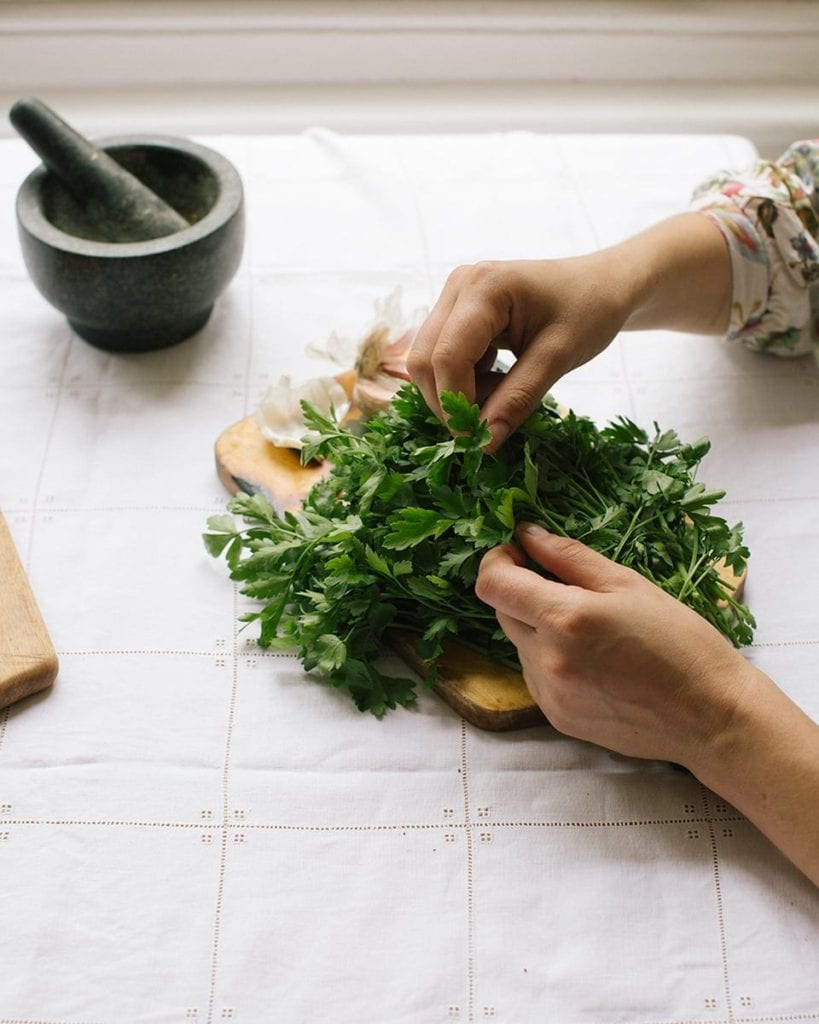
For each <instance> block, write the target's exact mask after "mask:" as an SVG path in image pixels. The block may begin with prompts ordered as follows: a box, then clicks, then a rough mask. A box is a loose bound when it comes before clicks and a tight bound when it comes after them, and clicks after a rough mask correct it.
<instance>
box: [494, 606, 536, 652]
mask: <svg viewBox="0 0 819 1024" xmlns="http://www.w3.org/2000/svg"><path fill="white" fill-rule="evenodd" d="M495 615H496V618H497V620H498V625H499V626H500V628H501V629H502V630H503V631H504V633H505V634H506V635H507V637H509V639H510V640H511V641H512V643H513V644H514V645H515V647H517V648H518V651H520V648H521V647H523V646H525V645H526V644H528V643H529V642H530V641H531V640H533V639H535V638H536V637H537V630H535V629H533V628H532V627H531V626H527V625H526V623H525V622H521V621H520V619H516V618H513V616H511V615H507V614H506V613H505V612H496V613H495Z"/></svg>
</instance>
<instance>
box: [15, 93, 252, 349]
mask: <svg viewBox="0 0 819 1024" xmlns="http://www.w3.org/2000/svg"><path fill="white" fill-rule="evenodd" d="M9 117H10V120H11V122H12V124H13V125H14V127H15V128H16V129H17V131H18V132H19V133H20V135H22V136H23V138H24V139H25V140H26V141H27V142H28V143H29V145H31V147H32V148H33V149H34V150H35V152H36V153H37V154H38V155H39V156H40V158H41V159H42V161H43V165H41V166H40V167H38V168H37V169H36V170H34V171H32V173H31V174H29V175H28V177H27V178H26V179H25V181H24V182H23V184H22V185H21V186H20V190H19V192H18V194H17V226H18V233H19V237H20V244H21V247H22V251H23V259H24V260H25V264H26V267H27V269H28V272H29V274H30V275H31V278H32V280H33V282H34V284H35V285H36V286H37V288H38V289H39V291H40V292H41V293H42V295H43V296H44V297H45V298H46V299H47V300H48V301H49V302H50V303H51V304H52V305H53V306H55V307H56V308H57V309H58V310H60V311H61V312H62V313H64V314H65V315H66V317H67V318H68V322H69V323H70V324H71V326H72V327H73V328H74V330H75V331H76V332H77V334H79V335H80V336H81V337H83V338H85V340H86V341H89V342H90V343H91V344H92V345H95V346H97V347H98V348H102V349H107V350H111V351H118V352H141V351H148V350H150V349H157V348H165V347H166V346H168V345H174V344H176V343H177V342H180V341H183V340H184V339H185V338H188V337H190V336H191V335H192V334H194V333H195V332H196V331H198V330H200V328H202V327H203V326H204V325H205V323H206V322H207V320H208V317H209V316H210V314H211V311H212V309H213V304H214V301H215V300H216V298H217V297H218V296H219V295H220V294H221V293H222V292H223V291H224V289H225V288H226V287H227V285H228V283H229V282H230V280H231V279H232V277H233V275H234V274H235V273H236V270H237V269H238V266H239V262H240V260H241V255H242V245H243V241H244V203H243V192H242V182H241V178H240V177H239V174H238V172H237V171H236V169H235V168H234V167H233V165H232V164H231V163H230V162H229V161H228V160H226V159H225V158H224V157H223V156H221V155H220V154H219V153H216V152H215V151H214V150H212V149H209V148H207V147H206V146H202V145H199V144H198V143H195V142H191V141H189V140H188V139H181V138H175V137H170V136H162V135H156V136H154V135H151V136H136V135H125V136H117V137H114V138H107V139H102V140H99V141H98V142H97V143H96V144H94V143H92V142H89V141H88V140H87V139H85V138H83V136H81V135H79V134H78V133H77V132H76V131H75V130H74V129H73V128H71V127H70V126H69V125H68V124H66V123H65V121H63V120H62V119H61V118H60V117H58V116H57V114H55V113H54V111H53V110H51V109H50V108H49V107H47V106H46V105H45V104H44V103H42V102H41V101H40V100H36V99H24V100H18V101H17V103H15V104H14V106H13V107H12V109H11V112H10V115H9Z"/></svg>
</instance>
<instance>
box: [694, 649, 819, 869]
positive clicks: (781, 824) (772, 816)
mask: <svg viewBox="0 0 819 1024" xmlns="http://www.w3.org/2000/svg"><path fill="white" fill-rule="evenodd" d="M748 669H749V671H748V672H747V674H746V676H745V678H744V680H741V682H742V683H743V685H744V686H745V687H746V689H745V691H744V692H743V693H742V695H741V697H740V698H739V699H738V700H737V702H736V708H735V710H734V713H732V714H731V716H730V718H729V719H728V720H727V721H726V723H725V726H724V728H723V729H721V730H720V731H719V733H718V734H717V735H715V736H714V737H713V739H712V740H711V742H710V743H708V744H707V745H706V746H705V747H704V749H703V750H702V751H701V752H700V754H699V756H696V757H692V758H691V759H689V761H688V763H686V767H687V768H688V769H689V770H690V771H691V772H692V773H693V774H694V775H695V776H696V778H698V779H699V781H700V782H702V783H703V785H705V786H707V787H708V788H709V789H710V790H712V791H713V792H714V793H717V794H719V796H721V797H723V798H724V799H725V800H726V801H727V802H728V803H730V804H732V805H733V806H734V807H735V808H736V809H737V810H738V811H739V812H740V813H741V814H743V815H744V816H745V817H746V818H747V819H748V820H749V821H750V822H752V824H754V825H755V826H756V827H757V828H758V829H759V830H760V832H762V833H763V834H764V835H766V836H767V837H768V839H770V840H771V842H773V844H774V845H775V846H777V847H779V849H780V850H781V851H782V852H783V853H784V854H785V856H786V857H788V858H789V859H790V860H791V861H793V863H794V864H795V865H796V866H797V867H798V868H800V869H801V870H802V871H803V872H804V873H805V874H806V875H807V876H808V878H810V879H811V880H812V881H813V882H814V884H816V885H819V816H817V814H816V807H817V800H818V799H819V724H817V723H816V722H815V721H813V720H812V719H811V718H810V717H809V716H808V715H806V714H805V713H804V712H803V711H802V710H801V708H799V707H798V706H797V705H796V704H794V702H793V701H791V700H790V698H789V697H788V696H787V695H786V694H785V693H783V692H782V691H781V690H780V689H779V688H778V687H777V686H776V684H775V683H774V682H773V681H772V680H771V679H769V678H768V677H767V676H766V675H765V674H764V673H763V672H760V671H759V670H757V669H754V668H753V667H752V666H750V665H749V666H748Z"/></svg>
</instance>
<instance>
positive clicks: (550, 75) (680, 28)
mask: <svg viewBox="0 0 819 1024" xmlns="http://www.w3.org/2000/svg"><path fill="white" fill-rule="evenodd" d="M817 48H819V4H817V3H815V2H805V0H792V2H788V0H779V2H777V3H770V2H768V0H743V2H738V0H723V2H719V3H717V2H705V0H700V2H697V0H694V2H687V3H686V2H677V0H668V2H659V0H642V2H639V0H632V2H619V0H609V2H601V0H591V2H585V3H584V2H565V0H539V2H538V0H507V2H503V3H499V2H494V3H478V2H467V0H442V2H437V3H430V2H420V0H358V2H353V0H345V2H336V0H301V2H298V3H296V2H290V0H282V2H275V0H272V2H271V0H235V2H228V3H224V2H216V3H214V2H212V0H196V2H192V0H177V2H171V0H168V2H157V0H128V2H126V0H97V2H96V3H89V2H85V3H77V2H70V0H62V2H54V0H52V2H45V3H43V2H41V3H5V4H3V5H2V6H0V58H2V59H0V89H4V90H6V89H11V88H13V87H14V85H15V84H22V83H23V82H31V83H32V84H35V85H36V86H37V87H38V88H41V89H42V88H64V87H71V88H102V87H105V86H109V85H121V84H131V85H140V86H146V87H147V86H150V85H157V84H168V85H171V84H174V83H179V82H190V83H194V82H202V83H207V84H234V85H263V84H279V85H283V84H308V83H326V84H329V83H334V82H339V83H345V84H351V83H359V82H381V83H399V82H415V83H418V82H463V81H500V82H508V81H515V82H522V81H551V82H575V81H580V82H583V81H600V82H602V81H608V82H634V81H645V82H655V83H662V82H668V81H686V82H702V81H706V80H708V81H719V82H746V81H748V80H749V77H752V78H754V79H759V78H763V79H764V80H765V81H768V82H781V83H785V82H787V83H790V84H796V83H798V82H800V81H805V80H811V79H814V78H815V77H816V73H815V70H814V68H815V64H816V53H817Z"/></svg>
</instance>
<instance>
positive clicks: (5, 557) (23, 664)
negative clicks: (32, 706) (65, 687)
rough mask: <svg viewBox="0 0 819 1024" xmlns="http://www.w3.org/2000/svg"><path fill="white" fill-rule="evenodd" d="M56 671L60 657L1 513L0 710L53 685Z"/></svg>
mask: <svg viewBox="0 0 819 1024" xmlns="http://www.w3.org/2000/svg"><path fill="white" fill-rule="evenodd" d="M57 671H58V663H57V655H56V654H55V652H54V648H53V646H52V644H51V640H50V638H49V635H48V632H47V630H46V627H45V623H44V622H43V619H42V616H41V615H40V610H39V608H38V607H37V602H36V601H35V599H34V594H33V593H32V592H31V587H30V586H29V582H28V578H27V577H26V574H25V571H24V569H23V566H22V564H21V562H20V559H19V557H18V555H17V550H16V548H15V546H14V541H13V540H12V538H11V534H10V533H9V529H8V526H7V524H6V521H5V519H4V518H3V515H2V513H0V708H5V707H8V705H10V704H14V703H16V702H17V701H18V700H22V699H23V697H30V696H31V695H32V694H33V693H38V692H39V691H40V690H44V689H46V688H47V687H49V686H51V684H52V683H53V682H54V680H55V679H56V678H57Z"/></svg>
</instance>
